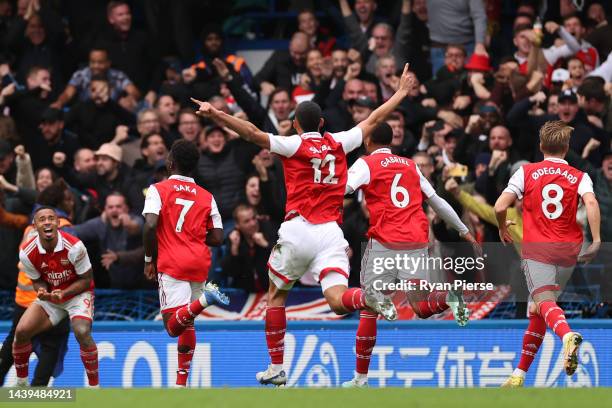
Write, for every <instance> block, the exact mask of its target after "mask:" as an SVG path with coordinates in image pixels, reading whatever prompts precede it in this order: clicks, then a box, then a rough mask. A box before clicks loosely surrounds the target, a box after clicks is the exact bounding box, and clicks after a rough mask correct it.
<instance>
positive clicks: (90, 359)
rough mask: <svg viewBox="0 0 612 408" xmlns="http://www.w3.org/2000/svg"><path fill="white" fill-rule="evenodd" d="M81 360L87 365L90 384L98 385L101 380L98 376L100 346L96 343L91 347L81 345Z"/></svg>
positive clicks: (86, 369)
mask: <svg viewBox="0 0 612 408" xmlns="http://www.w3.org/2000/svg"><path fill="white" fill-rule="evenodd" d="M81 361H82V362H83V365H84V366H85V373H87V380H88V381H89V385H90V386H95V385H98V384H99V382H100V380H99V378H98V347H97V346H96V345H95V344H94V345H93V346H92V347H90V348H83V347H81Z"/></svg>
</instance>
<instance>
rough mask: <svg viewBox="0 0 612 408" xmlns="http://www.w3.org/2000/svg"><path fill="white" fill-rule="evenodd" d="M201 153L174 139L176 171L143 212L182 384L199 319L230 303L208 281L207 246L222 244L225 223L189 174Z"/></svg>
mask: <svg viewBox="0 0 612 408" xmlns="http://www.w3.org/2000/svg"><path fill="white" fill-rule="evenodd" d="M199 157H200V153H199V152H198V148H197V147H196V146H195V144H193V143H192V142H188V141H186V140H177V141H176V142H174V144H173V145H172V148H171V149H170V153H169V155H168V159H167V160H166V167H167V168H168V171H169V172H170V174H171V176H170V178H169V179H168V180H165V181H162V182H159V183H156V184H152V185H151V186H150V187H149V189H148V190H147V195H146V198H145V205H144V209H143V211H142V214H143V215H144V217H145V220H146V222H145V225H144V231H143V240H144V249H145V270H144V272H145V275H146V276H147V277H148V278H149V279H154V278H155V277H156V276H157V281H158V285H159V304H160V306H161V313H162V318H163V320H164V326H165V328H166V331H167V332H168V334H169V335H170V337H178V346H177V351H178V370H177V372H176V385H177V386H178V387H186V386H187V377H188V376H189V367H190V365H191V360H192V358H193V352H194V349H195V346H196V335H195V329H194V326H193V321H194V319H195V318H196V317H197V316H198V315H199V314H200V313H202V310H204V309H205V308H206V307H208V306H211V305H214V304H217V303H220V304H223V305H227V304H229V299H228V298H227V296H225V295H224V294H222V293H221V292H219V289H218V288H217V286H216V285H214V284H212V283H206V278H207V277H208V269H209V268H210V262H211V261H210V250H209V249H208V246H207V245H211V246H218V245H221V244H222V242H223V224H222V222H221V215H220V214H219V210H218V209H217V204H216V202H215V199H214V198H213V196H212V195H211V194H210V193H209V192H208V191H206V190H205V189H203V188H202V187H200V186H198V185H197V184H196V183H195V181H194V180H193V178H191V177H189V175H190V174H191V173H192V172H193V170H194V169H195V168H196V166H197V164H198V160H199Z"/></svg>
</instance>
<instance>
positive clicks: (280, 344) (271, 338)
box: [265, 306, 287, 368]
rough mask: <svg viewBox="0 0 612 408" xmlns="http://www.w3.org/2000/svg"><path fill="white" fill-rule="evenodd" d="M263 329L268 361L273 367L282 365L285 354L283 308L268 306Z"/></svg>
mask: <svg viewBox="0 0 612 408" xmlns="http://www.w3.org/2000/svg"><path fill="white" fill-rule="evenodd" d="M265 327H266V343H267V344H268V354H270V360H272V364H273V365H274V364H278V365H282V364H283V356H284V354H285V331H286V330H287V317H286V315H285V306H268V308H267V309H266V326H265ZM277 368H278V367H277Z"/></svg>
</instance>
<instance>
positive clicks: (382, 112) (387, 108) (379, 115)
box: [357, 64, 414, 139]
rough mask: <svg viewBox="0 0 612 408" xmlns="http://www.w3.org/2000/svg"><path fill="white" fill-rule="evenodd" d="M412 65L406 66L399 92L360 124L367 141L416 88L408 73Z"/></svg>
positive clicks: (412, 76) (412, 77)
mask: <svg viewBox="0 0 612 408" xmlns="http://www.w3.org/2000/svg"><path fill="white" fill-rule="evenodd" d="M409 67H410V64H406V65H404V72H403V73H402V77H401V78H400V84H399V88H398V89H397V91H396V92H395V93H394V94H393V96H392V97H391V98H389V100H387V102H385V103H383V104H382V105H381V106H379V107H378V108H376V109H375V110H374V112H372V113H370V116H368V118H367V119H366V120H364V121H363V122H361V123H359V124H358V125H357V127H359V128H361V131H362V134H363V138H364V139H365V138H366V137H367V136H368V135H369V134H370V133H371V132H372V131H373V130H374V128H375V127H376V126H378V125H379V124H381V123H382V122H384V121H385V119H386V118H387V116H389V114H391V113H392V112H393V111H394V110H395V108H397V107H398V105H399V104H400V102H402V100H403V99H404V98H405V97H406V96H407V95H408V91H409V90H410V88H411V87H412V86H414V75H413V74H411V73H410V71H408V68H409Z"/></svg>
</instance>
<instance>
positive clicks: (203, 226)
mask: <svg viewBox="0 0 612 408" xmlns="http://www.w3.org/2000/svg"><path fill="white" fill-rule="evenodd" d="M142 213H143V215H144V214H158V215H159V220H158V224H157V271H158V272H159V273H164V274H167V275H170V276H172V277H173V278H175V279H179V280H184V281H190V282H204V281H205V280H206V278H207V277H208V269H209V268H210V262H211V261H210V250H209V249H208V246H207V245H206V243H205V241H206V234H207V232H208V230H209V229H212V228H223V224H222V222H221V216H220V215H219V210H218V209H217V204H216V203H215V199H214V198H213V196H212V194H210V193H209V192H208V191H206V190H205V189H203V188H202V187H200V186H198V185H197V184H196V183H195V181H194V180H193V179H192V178H190V177H182V176H171V177H170V178H169V179H168V180H165V181H162V182H159V183H156V184H153V185H152V186H150V187H149V189H148V190H147V196H146V199H145V206H144V209H143V211H142Z"/></svg>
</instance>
